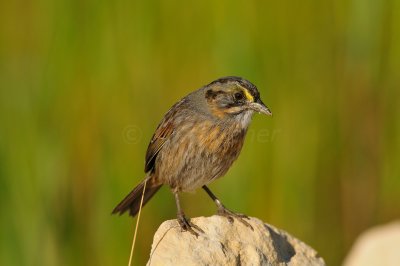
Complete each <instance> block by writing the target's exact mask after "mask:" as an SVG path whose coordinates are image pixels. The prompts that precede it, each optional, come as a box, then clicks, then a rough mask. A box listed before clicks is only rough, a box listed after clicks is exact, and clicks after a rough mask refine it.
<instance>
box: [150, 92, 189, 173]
mask: <svg viewBox="0 0 400 266" xmlns="http://www.w3.org/2000/svg"><path fill="white" fill-rule="evenodd" d="M185 102H186V99H185V98H183V99H182V100H181V101H179V102H177V103H176V104H175V105H174V106H172V107H171V109H170V110H169V111H168V112H167V114H166V115H165V116H164V119H163V120H162V121H161V123H160V124H159V125H158V127H157V129H156V132H155V133H154V135H153V137H152V138H151V141H150V144H149V147H148V148H147V152H146V163H145V167H144V171H145V172H146V173H147V172H149V171H150V170H153V169H154V164H155V161H156V157H157V154H158V153H159V152H160V150H161V149H162V147H163V146H164V144H165V142H166V141H167V140H168V139H169V137H170V136H171V135H172V134H173V132H174V131H175V129H176V125H175V124H176V123H175V120H176V119H175V118H176V117H177V115H178V114H179V111H182V109H184V103H185Z"/></svg>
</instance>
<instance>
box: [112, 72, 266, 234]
mask: <svg viewBox="0 0 400 266" xmlns="http://www.w3.org/2000/svg"><path fill="white" fill-rule="evenodd" d="M255 112H259V113H263V114H266V115H271V112H270V111H269V109H268V108H267V107H266V106H265V105H264V103H263V102H262V101H261V99H260V93H259V92H258V90H257V87H256V86H254V85H253V84H252V83H250V82H249V81H247V80H245V79H243V78H240V77H224V78H220V79H217V80H215V81H213V82H211V83H210V84H208V85H206V86H204V87H202V88H200V89H198V90H196V91H194V92H192V93H190V94H189V95H187V96H186V97H184V98H183V99H182V100H180V101H179V102H177V103H176V104H175V105H174V106H172V108H171V109H170V110H169V111H168V112H167V114H166V115H165V116H164V118H163V120H162V121H161V123H160V124H159V126H158V127H157V129H156V132H155V133H154V135H153V137H152V139H151V141H150V144H149V146H148V148H147V153H146V163H145V172H146V173H147V174H146V177H145V178H144V180H143V181H142V182H141V183H140V184H139V185H137V186H136V187H135V188H134V189H133V190H132V191H131V192H130V193H129V194H128V195H127V196H126V197H125V199H124V200H123V201H122V202H121V203H120V204H118V206H117V207H115V209H114V210H113V213H119V214H123V213H124V212H126V211H128V210H129V214H130V215H131V216H135V215H136V214H137V212H138V211H139V205H140V201H141V197H142V193H143V188H144V184H145V182H146V189H145V192H144V199H143V205H144V204H146V203H147V202H148V201H149V200H150V199H151V197H152V196H153V195H154V194H155V193H156V192H157V191H158V190H159V189H160V187H161V186H162V185H167V186H169V187H170V188H171V190H172V193H173V194H174V196H175V201H176V206H177V211H178V213H177V218H178V222H179V224H180V226H181V228H182V229H183V230H185V231H190V232H191V233H193V234H195V235H197V233H196V232H195V231H194V230H193V228H195V229H198V230H200V231H201V229H199V228H198V227H197V226H195V225H193V224H192V223H191V222H190V220H189V219H187V218H186V217H185V214H184V212H183V210H182V209H181V206H180V203H179V196H178V194H179V193H180V192H188V191H193V190H195V189H197V188H200V187H202V188H203V189H204V190H205V191H206V192H207V194H208V195H209V196H210V197H211V198H212V199H213V201H214V202H215V203H216V205H217V208H218V214H219V215H223V216H226V217H228V219H229V221H230V222H233V218H236V219H239V220H240V221H241V222H242V223H244V224H246V225H247V226H250V225H249V224H248V223H247V222H246V221H245V220H243V218H246V216H245V215H242V214H236V213H234V212H232V211H229V210H228V209H226V208H225V206H224V205H223V204H222V203H221V201H219V199H218V198H217V197H216V196H215V195H214V194H213V193H212V192H211V191H210V189H209V188H208V187H207V184H209V183H210V182H212V181H213V180H215V179H217V178H219V177H221V176H223V175H224V174H225V173H226V172H227V171H228V169H229V168H230V166H231V165H232V163H233V162H234V161H235V160H236V158H237V157H238V156H239V153H240V151H241V149H242V146H243V142H244V138H245V135H246V132H247V128H248V126H249V124H250V122H251V118H252V116H253V114H254V113H255ZM192 227H193V228H192ZM250 227H251V226H250Z"/></svg>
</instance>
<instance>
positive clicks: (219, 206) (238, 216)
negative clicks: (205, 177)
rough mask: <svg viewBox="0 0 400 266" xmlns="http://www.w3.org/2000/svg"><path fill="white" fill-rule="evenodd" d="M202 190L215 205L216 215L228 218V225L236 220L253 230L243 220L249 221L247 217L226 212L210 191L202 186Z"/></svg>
mask: <svg viewBox="0 0 400 266" xmlns="http://www.w3.org/2000/svg"><path fill="white" fill-rule="evenodd" d="M203 189H204V190H205V191H206V192H207V194H208V196H210V198H211V199H212V200H213V201H214V202H215V204H216V205H217V208H218V210H217V213H218V215H221V216H225V217H226V218H228V221H229V222H230V223H233V221H234V219H233V218H236V219H238V220H239V221H240V222H241V223H243V224H244V225H246V226H247V227H250V228H251V230H253V227H252V226H251V225H250V224H249V223H248V222H247V221H246V220H244V219H249V217H247V216H246V215H244V214H241V213H234V212H233V211H230V210H228V209H227V208H226V207H225V206H224V204H222V202H221V201H220V200H219V199H218V198H217V197H216V196H215V195H214V193H212V192H211V190H210V189H209V188H208V187H207V186H206V185H204V186H203Z"/></svg>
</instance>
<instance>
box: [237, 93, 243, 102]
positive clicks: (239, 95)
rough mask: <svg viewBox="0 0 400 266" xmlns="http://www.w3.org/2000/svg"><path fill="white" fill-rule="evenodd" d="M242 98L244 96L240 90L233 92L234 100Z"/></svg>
mask: <svg viewBox="0 0 400 266" xmlns="http://www.w3.org/2000/svg"><path fill="white" fill-rule="evenodd" d="M243 98H244V95H243V93H242V92H236V93H235V100H236V101H241V100H243Z"/></svg>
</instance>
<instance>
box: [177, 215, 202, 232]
mask: <svg viewBox="0 0 400 266" xmlns="http://www.w3.org/2000/svg"><path fill="white" fill-rule="evenodd" d="M178 223H179V225H180V226H181V229H182V231H187V232H189V233H191V234H192V235H194V236H195V237H198V236H199V234H198V233H197V232H196V231H195V230H194V229H196V230H197V231H199V232H201V233H204V231H203V230H202V229H201V228H200V227H198V226H197V225H195V224H194V223H192V222H191V221H190V219H188V218H186V216H185V215H184V214H178Z"/></svg>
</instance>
